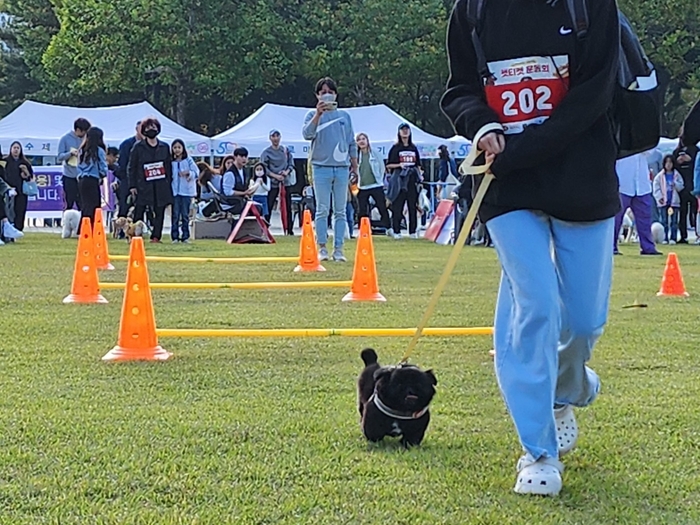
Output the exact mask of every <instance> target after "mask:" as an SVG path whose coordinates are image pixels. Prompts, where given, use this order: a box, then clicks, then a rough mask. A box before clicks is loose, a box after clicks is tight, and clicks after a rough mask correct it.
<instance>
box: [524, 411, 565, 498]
mask: <svg viewBox="0 0 700 525" xmlns="http://www.w3.org/2000/svg"><path fill="white" fill-rule="evenodd" d="M554 422H555V424H556V429H557V444H558V446H559V457H561V456H563V455H564V454H566V453H568V452H571V451H572V450H573V448H574V447H575V446H576V441H577V440H578V434H579V431H578V425H577V424H576V417H575V416H574V407H572V406H571V405H565V406H563V407H561V408H557V409H554ZM516 468H517V471H518V475H517V478H516V480H515V487H514V488H513V490H514V491H515V492H517V493H518V494H535V495H538V496H556V495H558V494H559V492H560V491H561V488H562V477H561V475H562V473H563V472H564V465H563V464H562V463H561V461H559V460H558V459H554V458H544V457H543V458H540V459H538V460H537V461H535V460H534V458H533V457H532V456H531V455H530V454H525V455H524V456H523V457H521V458H520V460H518V465H517V467H516Z"/></svg>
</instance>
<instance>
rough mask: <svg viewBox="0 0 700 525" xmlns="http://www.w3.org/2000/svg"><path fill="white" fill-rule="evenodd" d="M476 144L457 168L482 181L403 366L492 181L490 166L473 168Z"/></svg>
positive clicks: (475, 157)
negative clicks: (480, 176)
mask: <svg viewBox="0 0 700 525" xmlns="http://www.w3.org/2000/svg"><path fill="white" fill-rule="evenodd" d="M477 143H478V141H477V140H474V145H473V146H472V148H471V151H470V152H469V156H467V158H466V159H464V162H462V164H461V166H460V167H459V172H460V173H461V174H462V175H476V174H481V173H484V179H483V180H482V181H481V185H480V186H479V189H478V191H477V192H476V196H475V197H474V202H473V203H472V206H471V208H470V209H469V211H468V212H467V217H466V219H464V224H463V225H462V229H461V231H460V232H459V237H458V238H457V240H456V241H455V245H454V247H453V248H452V253H451V254H450V258H449V259H448V260H447V265H445V270H444V271H443V272H442V276H441V277H440V280H439V281H438V284H437V286H436V287H435V291H434V292H433V295H432V297H431V298H430V302H429V303H428V307H427V308H426V309H425V312H424V313H423V317H422V318H421V320H420V323H418V327H417V328H416V332H415V333H414V334H413V338H412V339H411V342H410V343H408V348H407V349H406V352H405V353H404V354H403V357H402V358H401V361H400V362H399V364H405V363H406V362H408V358H409V357H410V356H411V354H412V353H413V350H414V349H415V348H416V344H417V343H418V339H419V338H420V336H421V335H423V330H424V329H425V326H426V325H427V324H428V321H429V320H430V317H431V316H432V315H433V311H434V310H435V306H437V303H438V300H439V299H440V296H441V295H442V291H443V290H444V289H445V285H446V284H447V281H448V280H449V278H450V275H452V271H453V270H454V269H455V266H456V265H457V260H458V259H459V254H460V253H461V252H462V248H464V243H465V242H466V241H467V236H468V235H469V233H470V232H471V230H472V227H473V226H474V221H475V220H476V214H477V213H478V212H479V208H480V207H481V202H482V201H483V200H484V195H486V191H487V190H488V189H489V185H490V184H491V181H492V180H493V179H494V176H493V174H492V173H491V172H490V171H488V170H489V168H490V167H491V164H487V165H484V166H474V161H475V160H476V159H477V158H478V157H479V155H481V153H482V152H481V151H479V150H477V149H476V144H477Z"/></svg>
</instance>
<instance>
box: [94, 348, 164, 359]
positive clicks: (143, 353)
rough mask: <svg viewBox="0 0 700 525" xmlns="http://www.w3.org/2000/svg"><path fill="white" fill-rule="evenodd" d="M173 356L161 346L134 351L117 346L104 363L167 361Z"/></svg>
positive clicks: (105, 357) (106, 356)
mask: <svg viewBox="0 0 700 525" xmlns="http://www.w3.org/2000/svg"><path fill="white" fill-rule="evenodd" d="M172 355H173V354H171V353H170V352H168V351H167V350H163V347H161V346H155V347H153V348H146V349H142V348H139V349H138V350H133V349H129V348H122V347H121V346H118V345H117V346H115V347H114V348H112V349H111V350H110V351H109V352H107V354H106V355H105V356H104V357H103V358H102V360H103V361H165V360H166V359H168V358H169V357H171V356H172Z"/></svg>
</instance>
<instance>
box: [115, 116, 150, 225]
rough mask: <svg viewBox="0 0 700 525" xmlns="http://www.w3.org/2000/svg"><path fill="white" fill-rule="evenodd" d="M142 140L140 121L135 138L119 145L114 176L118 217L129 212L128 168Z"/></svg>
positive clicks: (137, 124) (124, 215)
mask: <svg viewBox="0 0 700 525" xmlns="http://www.w3.org/2000/svg"><path fill="white" fill-rule="evenodd" d="M140 140H143V135H141V121H140V120H139V121H138V122H137V123H136V133H135V134H134V136H133V137H130V138H128V139H126V140H125V141H124V142H122V143H121V144H119V160H118V161H117V170H116V171H115V172H114V176H115V177H116V178H117V181H118V186H117V202H118V208H119V209H118V210H117V217H126V215H127V213H128V211H129V204H128V202H127V200H128V198H129V174H128V173H127V166H128V165H129V158H130V157H131V150H132V149H133V148H134V144H136V143H137V142H138V141H140Z"/></svg>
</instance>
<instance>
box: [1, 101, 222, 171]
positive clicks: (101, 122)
mask: <svg viewBox="0 0 700 525" xmlns="http://www.w3.org/2000/svg"><path fill="white" fill-rule="evenodd" d="M149 116H155V117H157V118H158V120H159V121H160V123H161V126H162V132H161V135H160V139H161V140H163V141H165V142H171V141H173V140H174V139H182V140H183V141H184V142H185V145H186V146H187V151H188V153H189V154H191V155H196V156H202V157H208V156H209V154H210V150H211V139H210V138H209V137H206V136H204V135H199V134H197V133H194V132H192V131H190V130H188V129H187V128H184V127H182V126H180V125H179V124H177V123H176V122H174V121H172V120H170V119H169V118H168V117H166V116H165V115H163V114H161V113H160V112H159V111H158V110H157V109H156V108H154V107H153V106H151V105H150V104H149V103H148V102H139V103H138V104H128V105H125V106H113V107H103V108H74V107H68V106H54V105H51V104H42V103H40V102H33V101H27V102H24V103H23V104H22V105H21V106H19V107H18V108H17V109H15V110H14V111H13V112H12V113H10V114H9V115H7V116H6V117H5V118H4V119H2V120H0V146H2V151H3V153H5V154H7V153H9V151H10V144H12V143H13V142H14V141H16V140H18V141H19V142H20V143H21V144H22V147H23V148H24V153H25V155H29V156H39V157H55V156H56V154H57V149H58V141H59V140H60V139H61V137H62V136H63V135H65V134H66V133H68V132H69V131H71V130H72V129H73V122H74V121H75V119H77V118H80V117H83V118H86V119H88V120H89V121H90V123H91V124H92V125H93V126H97V127H99V128H102V130H103V131H104V134H105V143H106V144H107V145H108V146H115V147H118V146H119V144H120V143H121V142H122V141H123V140H124V139H127V138H129V137H132V136H133V135H134V128H135V126H136V122H138V121H139V120H141V119H143V118H145V117H149Z"/></svg>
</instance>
